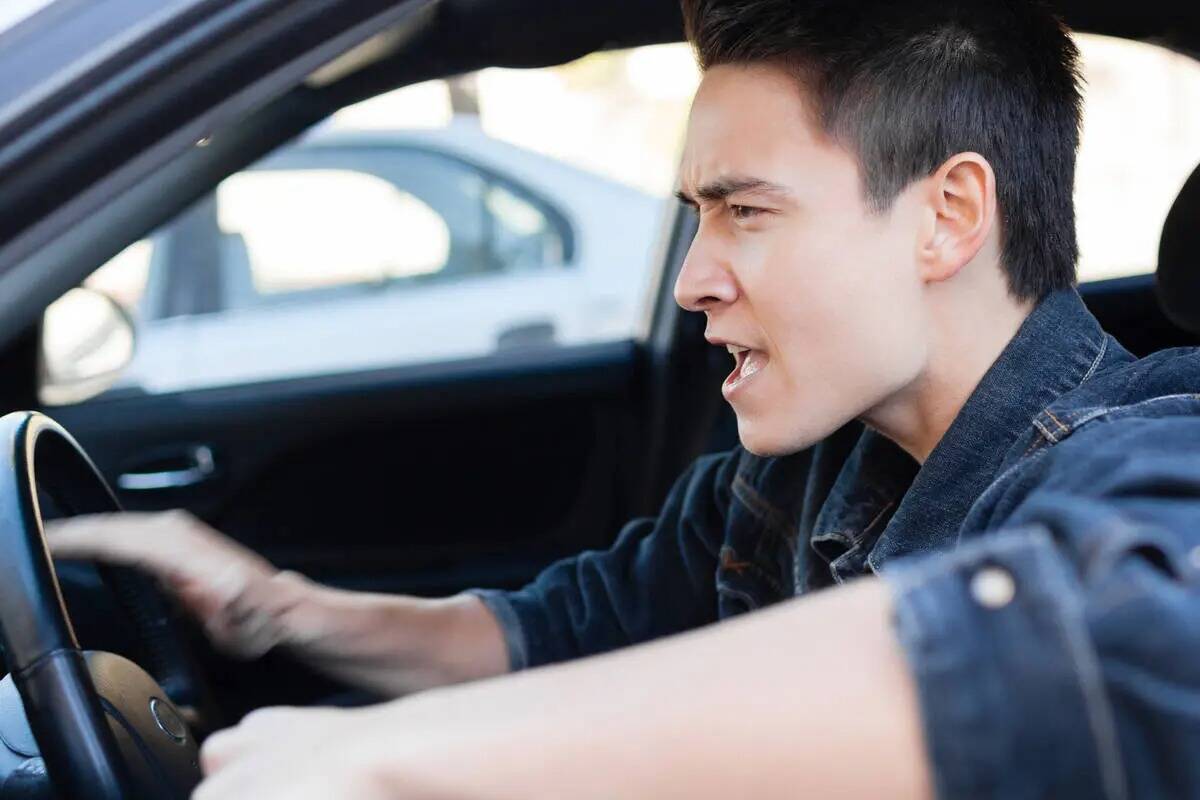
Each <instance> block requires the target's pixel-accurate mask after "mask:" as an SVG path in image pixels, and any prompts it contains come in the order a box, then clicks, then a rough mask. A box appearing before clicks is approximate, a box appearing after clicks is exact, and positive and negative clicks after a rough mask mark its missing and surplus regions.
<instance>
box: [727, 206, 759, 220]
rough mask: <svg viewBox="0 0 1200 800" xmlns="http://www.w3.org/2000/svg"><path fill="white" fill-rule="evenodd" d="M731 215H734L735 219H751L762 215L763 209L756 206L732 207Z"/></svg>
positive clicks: (730, 208) (730, 209)
mask: <svg viewBox="0 0 1200 800" xmlns="http://www.w3.org/2000/svg"><path fill="white" fill-rule="evenodd" d="M729 213H731V214H733V218H734V219H750V218H751V217H757V216H758V215H759V214H761V213H762V209H761V208H755V207H754V206H730V207H729Z"/></svg>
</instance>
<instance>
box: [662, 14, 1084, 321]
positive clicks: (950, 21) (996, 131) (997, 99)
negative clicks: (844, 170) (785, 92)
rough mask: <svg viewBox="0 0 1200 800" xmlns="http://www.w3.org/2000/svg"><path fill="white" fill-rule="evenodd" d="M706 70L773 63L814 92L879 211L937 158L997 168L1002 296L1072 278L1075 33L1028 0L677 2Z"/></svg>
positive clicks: (824, 122)
mask: <svg viewBox="0 0 1200 800" xmlns="http://www.w3.org/2000/svg"><path fill="white" fill-rule="evenodd" d="M682 3H683V15H684V24H685V27H686V32H687V37H688V40H689V41H690V42H691V43H692V45H693V46H694V47H695V49H696V54H697V58H698V60H699V62H700V67H701V69H702V70H703V69H708V68H710V67H714V66H717V65H720V64H774V65H778V66H780V67H783V68H785V69H787V70H788V71H789V72H790V73H792V74H794V75H796V77H797V78H798V79H799V80H800V81H801V83H803V84H804V88H805V89H806V90H807V91H808V93H809V95H810V96H811V97H812V98H815V105H816V108H815V112H816V114H817V116H818V118H819V122H820V124H821V126H822V127H823V128H824V129H825V130H826V131H827V132H828V133H830V134H831V135H832V136H834V138H835V139H836V140H837V141H839V142H841V143H842V144H843V145H844V146H846V147H847V148H848V149H849V150H851V152H853V153H855V155H856V156H857V158H858V160H859V162H860V165H861V168H862V171H863V175H864V182H865V186H864V193H865V197H866V199H867V200H868V202H869V203H870V205H871V207H872V208H873V209H875V210H876V211H878V212H880V213H882V212H884V211H886V210H887V209H888V208H890V206H891V205H892V202H893V201H894V200H895V199H896V197H897V195H899V194H900V192H901V191H903V190H904V188H905V187H907V186H909V185H910V184H911V183H912V182H913V181H915V180H918V179H920V178H923V177H927V176H929V175H932V174H933V173H934V172H935V171H936V170H937V169H938V167H940V166H941V165H942V164H943V163H945V161H946V159H948V158H950V157H951V156H953V155H954V154H955V153H960V152H968V151H971V152H977V153H979V154H981V155H982V156H983V157H984V158H986V159H987V160H988V161H989V162H990V163H991V165H992V169H993V170H994V172H995V174H996V195H997V205H998V210H999V214H1000V220H1001V230H1002V245H1003V256H1002V260H1003V267H1004V270H1005V272H1006V275H1007V278H1008V288H1009V291H1010V293H1011V294H1012V295H1013V296H1014V297H1015V298H1017V299H1018V300H1037V299H1039V298H1041V297H1042V296H1043V295H1045V294H1046V293H1047V292H1050V291H1052V290H1054V289H1059V288H1063V287H1067V286H1072V285H1074V283H1075V265H1076V261H1077V259H1078V256H1079V246H1078V244H1077V241H1076V236H1075V205H1074V200H1073V196H1074V184H1075V154H1076V151H1077V149H1078V146H1079V128H1080V116H1081V110H1082V97H1081V91H1080V83H1081V78H1080V74H1079V51H1078V48H1077V47H1076V46H1075V43H1074V41H1073V40H1072V38H1071V34H1070V31H1069V30H1068V29H1067V28H1066V26H1065V25H1064V24H1063V22H1062V21H1061V20H1060V19H1059V18H1058V17H1056V16H1055V15H1054V14H1053V13H1052V12H1051V11H1050V10H1049V9H1048V8H1047V7H1046V6H1045V5H1043V4H1042V3H1041V2H1038V1H1037V0H682Z"/></svg>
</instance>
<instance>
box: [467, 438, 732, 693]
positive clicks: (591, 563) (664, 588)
mask: <svg viewBox="0 0 1200 800" xmlns="http://www.w3.org/2000/svg"><path fill="white" fill-rule="evenodd" d="M740 452H741V450H740V448H739V449H735V450H732V451H729V452H727V453H723V454H716V455H709V456H703V457H701V458H699V459H697V460H696V461H695V462H693V463H692V465H691V466H690V467H688V469H687V470H686V471H685V472H684V473H683V475H682V476H680V478H679V479H678V480H677V481H676V482H675V485H674V486H673V487H672V489H671V491H670V493H669V495H668V496H667V500H666V502H665V504H664V505H663V507H662V510H661V512H660V513H659V515H658V517H656V518H641V519H635V520H633V521H632V522H630V523H629V524H627V525H626V526H625V527H624V528H623V529H622V530H621V532H620V535H619V536H618V537H617V540H616V542H615V543H614V544H613V546H612V547H611V548H609V549H608V550H604V551H589V552H585V553H583V554H581V555H578V556H574V557H572V558H567V559H564V560H562V561H559V562H557V563H555V564H552V565H551V566H549V567H547V568H546V570H545V571H543V572H542V573H541V574H540V575H539V576H538V577H537V578H536V579H534V581H533V582H532V583H530V584H529V585H528V586H526V587H525V588H523V589H521V590H520V591H516V592H501V591H491V590H483V591H475V592H473V594H475V595H477V596H478V597H479V598H480V599H482V600H483V602H484V603H485V604H486V605H487V606H488V608H489V609H490V610H491V611H492V613H493V614H494V615H495V616H496V618H497V620H498V621H499V622H500V625H501V627H502V628H503V630H504V635H505V640H506V642H507V643H508V651H509V664H510V667H511V668H512V669H514V670H516V669H523V668H525V667H534V666H538V665H541V664H547V663H552V662H557V661H564V660H567V659H572V658H578V657H581V656H587V655H592V654H595V653H601V652H604V651H606V650H612V649H615V648H617V647H622V646H625V645H630V644H635V643H637V642H643V641H647V640H649V639H653V638H657V637H659V636H665V635H667V634H671V633H677V632H680V631H683V630H686V629H689V628H694V627H697V626H699V625H703V624H705V623H708V622H712V621H715V619H716V589H715V575H716V567H717V554H718V551H719V549H720V544H721V537H722V535H723V530H724V520H725V517H726V513H727V511H728V508H729V502H730V485H731V484H732V481H733V474H734V470H735V469H736V466H737V461H738V454H739V453H740Z"/></svg>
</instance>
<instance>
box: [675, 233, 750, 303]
mask: <svg viewBox="0 0 1200 800" xmlns="http://www.w3.org/2000/svg"><path fill="white" fill-rule="evenodd" d="M737 296H738V286H737V281H736V280H735V279H734V277H733V271H732V270H731V269H730V268H729V265H728V263H726V262H725V260H724V259H723V258H721V257H720V255H719V254H718V253H715V252H713V251H712V249H711V248H710V247H709V246H708V245H707V243H706V242H704V241H702V239H701V235H700V234H698V235H697V236H696V238H695V239H694V240H693V241H692V246H691V248H689V249H688V254H687V257H686V258H685V259H684V260H683V266H682V267H681V268H680V270H679V277H678V278H676V279H675V302H676V303H678V304H679V305H680V306H681V307H683V308H684V309H686V310H687V311H708V310H711V309H712V307H713V306H715V305H719V304H721V303H732V302H733V301H734V300H736V299H737Z"/></svg>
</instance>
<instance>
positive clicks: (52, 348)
mask: <svg viewBox="0 0 1200 800" xmlns="http://www.w3.org/2000/svg"><path fill="white" fill-rule="evenodd" d="M133 349H134V323H133V320H132V319H131V318H130V316H129V314H128V312H126V311H125V309H124V308H123V307H122V306H121V305H120V304H119V303H117V301H115V300H113V299H112V298H111V297H109V296H108V295H106V294H104V293H103V292H100V291H97V290H95V289H88V288H78V289H72V290H71V291H69V292H67V293H66V294H64V295H63V296H62V297H60V298H59V299H57V300H55V301H54V302H53V303H51V304H50V306H49V307H48V308H47V309H46V313H45V316H44V317H43V320H42V346H41V368H40V372H41V375H40V381H39V385H40V388H39V399H40V400H41V402H42V403H43V404H45V405H54V406H61V405H70V404H72V403H81V402H83V401H84V400H87V399H89V398H92V397H95V396H96V395H98V394H100V393H102V392H104V391H105V390H106V389H108V388H110V387H111V386H112V385H113V384H114V383H116V382H117V379H118V378H120V376H121V373H122V372H123V371H124V369H125V367H127V366H129V363H130V361H132V360H133Z"/></svg>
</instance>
